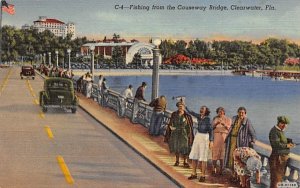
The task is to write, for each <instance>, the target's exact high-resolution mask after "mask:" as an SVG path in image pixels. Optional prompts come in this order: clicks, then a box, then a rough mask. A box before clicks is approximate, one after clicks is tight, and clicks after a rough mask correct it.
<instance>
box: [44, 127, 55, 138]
mask: <svg viewBox="0 0 300 188" xmlns="http://www.w3.org/2000/svg"><path fill="white" fill-rule="evenodd" d="M45 130H46V132H47V135H48V137H49V138H50V139H53V137H54V136H53V133H52V131H51V129H50V127H49V126H45Z"/></svg>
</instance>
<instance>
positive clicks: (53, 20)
mask: <svg viewBox="0 0 300 188" xmlns="http://www.w3.org/2000/svg"><path fill="white" fill-rule="evenodd" d="M35 22H45V23H58V24H65V23H64V22H62V21H59V20H57V19H52V18H47V19H45V20H37V21H34V23H35Z"/></svg>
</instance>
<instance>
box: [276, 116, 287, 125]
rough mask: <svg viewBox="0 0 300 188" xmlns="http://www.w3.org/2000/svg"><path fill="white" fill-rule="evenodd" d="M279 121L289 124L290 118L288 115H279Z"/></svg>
mask: <svg viewBox="0 0 300 188" xmlns="http://www.w3.org/2000/svg"><path fill="white" fill-rule="evenodd" d="M277 122H278V123H284V124H289V123H290V120H289V118H287V117H286V116H278V117H277Z"/></svg>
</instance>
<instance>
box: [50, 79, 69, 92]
mask: <svg viewBox="0 0 300 188" xmlns="http://www.w3.org/2000/svg"><path fill="white" fill-rule="evenodd" d="M47 87H48V88H49V89H57V88H60V89H65V90H70V89H71V85H70V83H68V82H62V81H52V82H48V83H47Z"/></svg>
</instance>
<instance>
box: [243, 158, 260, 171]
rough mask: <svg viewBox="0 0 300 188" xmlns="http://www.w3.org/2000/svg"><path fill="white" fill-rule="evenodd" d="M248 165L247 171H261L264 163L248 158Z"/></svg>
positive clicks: (257, 159)
mask: <svg viewBox="0 0 300 188" xmlns="http://www.w3.org/2000/svg"><path fill="white" fill-rule="evenodd" d="M246 165H247V170H249V171H256V170H260V169H261V167H262V163H261V161H260V159H259V158H257V157H254V156H252V157H249V158H248V160H247V163H246Z"/></svg>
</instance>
